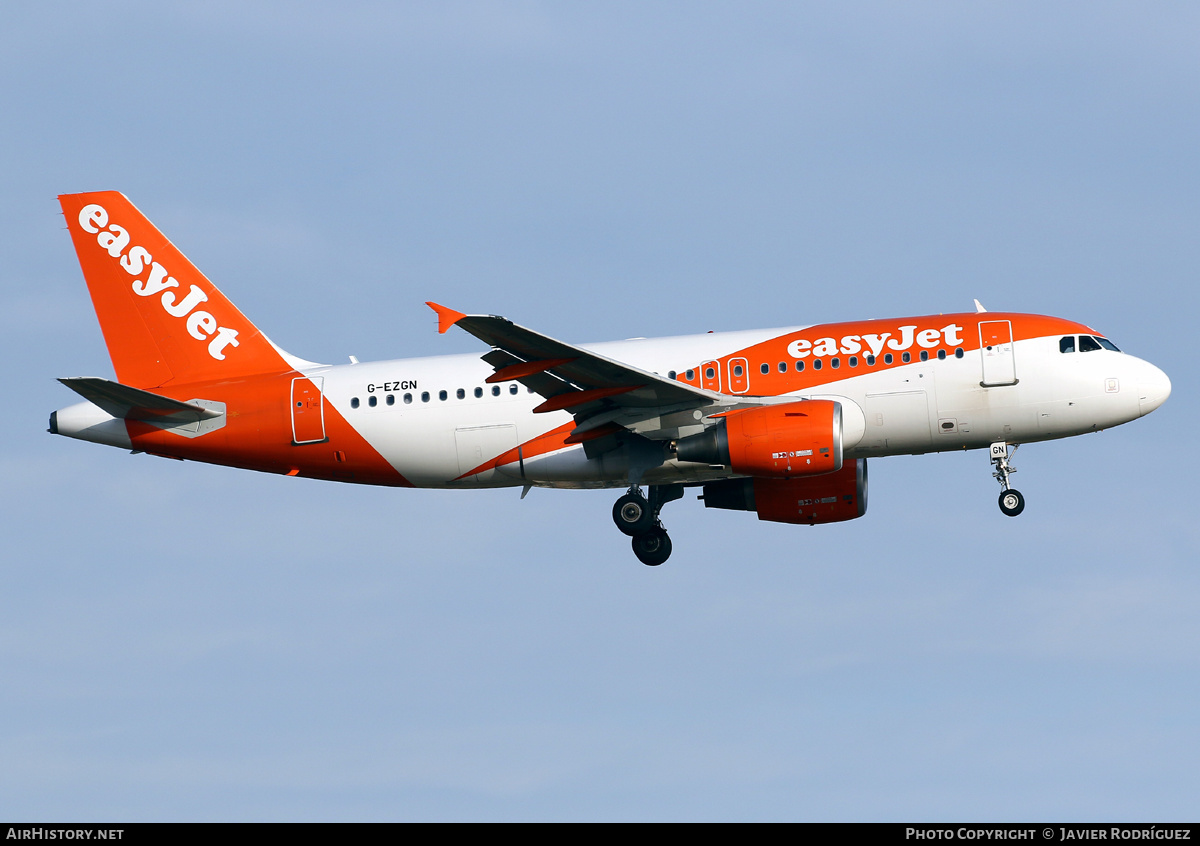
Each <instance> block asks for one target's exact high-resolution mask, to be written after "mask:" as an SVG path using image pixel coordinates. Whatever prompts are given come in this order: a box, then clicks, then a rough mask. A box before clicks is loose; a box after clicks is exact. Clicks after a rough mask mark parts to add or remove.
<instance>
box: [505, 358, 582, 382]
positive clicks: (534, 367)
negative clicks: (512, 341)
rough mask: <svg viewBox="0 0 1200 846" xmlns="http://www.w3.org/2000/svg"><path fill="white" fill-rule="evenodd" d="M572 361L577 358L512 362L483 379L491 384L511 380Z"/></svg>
mask: <svg viewBox="0 0 1200 846" xmlns="http://www.w3.org/2000/svg"><path fill="white" fill-rule="evenodd" d="M570 361H575V359H573V358H548V359H546V360H544V361H521V362H518V363H516V364H510V365H508V367H501V368H500V369H499V370H497V371H496V372H495V373H493V374H492V375H491V376H489V377H487V378H486V379H484V380H483V381H484V382H486V383H487V384H489V385H491V384H493V383H495V382H510V381H512V380H513V379H520V378H521V377H522V376H532V375H533V374H535V373H541V372H542V371H543V370H549V369H550V368H551V367H558V366H559V365H560V364H566V363H567V362H570Z"/></svg>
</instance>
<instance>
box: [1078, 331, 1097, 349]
mask: <svg viewBox="0 0 1200 846" xmlns="http://www.w3.org/2000/svg"><path fill="white" fill-rule="evenodd" d="M1098 349H1100V345H1099V344H1098V343H1096V339H1095V338H1093V337H1092V336H1091V335H1080V336H1079V351H1080V352H1095V351H1096V350H1098Z"/></svg>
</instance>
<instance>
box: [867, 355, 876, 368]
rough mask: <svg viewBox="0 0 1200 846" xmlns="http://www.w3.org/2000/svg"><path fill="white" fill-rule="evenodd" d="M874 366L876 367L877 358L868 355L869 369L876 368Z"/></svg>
mask: <svg viewBox="0 0 1200 846" xmlns="http://www.w3.org/2000/svg"><path fill="white" fill-rule="evenodd" d="M874 366H875V356H873V355H871V354H870V353H867V367H874Z"/></svg>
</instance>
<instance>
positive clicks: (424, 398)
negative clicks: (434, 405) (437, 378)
mask: <svg viewBox="0 0 1200 846" xmlns="http://www.w3.org/2000/svg"><path fill="white" fill-rule="evenodd" d="M421 402H429V391H421Z"/></svg>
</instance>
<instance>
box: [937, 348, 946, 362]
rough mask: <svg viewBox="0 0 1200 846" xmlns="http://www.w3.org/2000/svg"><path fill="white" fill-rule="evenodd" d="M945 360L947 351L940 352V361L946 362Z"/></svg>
mask: <svg viewBox="0 0 1200 846" xmlns="http://www.w3.org/2000/svg"><path fill="white" fill-rule="evenodd" d="M945 360H946V351H945V350H938V361H945Z"/></svg>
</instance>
